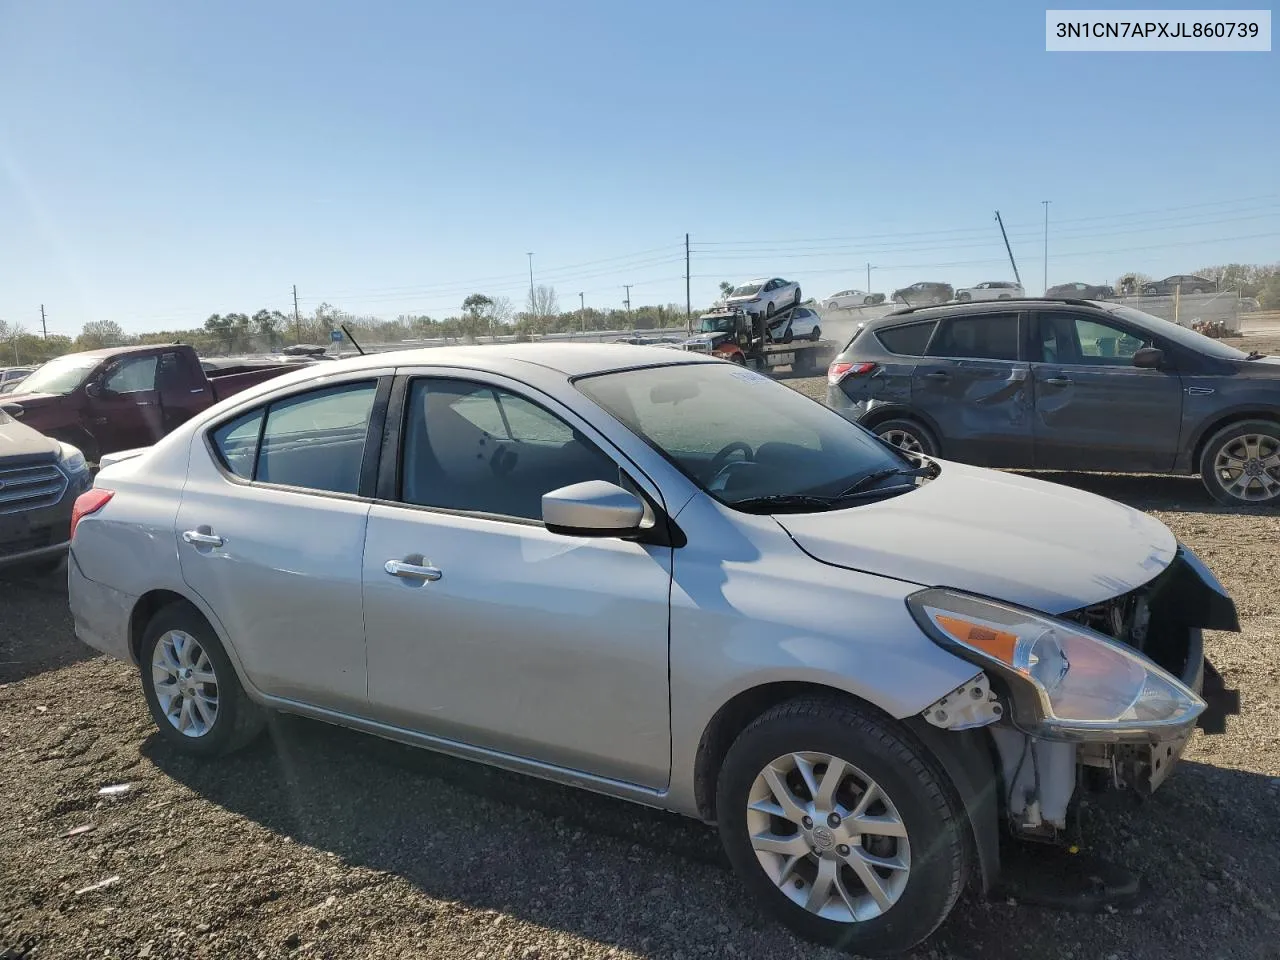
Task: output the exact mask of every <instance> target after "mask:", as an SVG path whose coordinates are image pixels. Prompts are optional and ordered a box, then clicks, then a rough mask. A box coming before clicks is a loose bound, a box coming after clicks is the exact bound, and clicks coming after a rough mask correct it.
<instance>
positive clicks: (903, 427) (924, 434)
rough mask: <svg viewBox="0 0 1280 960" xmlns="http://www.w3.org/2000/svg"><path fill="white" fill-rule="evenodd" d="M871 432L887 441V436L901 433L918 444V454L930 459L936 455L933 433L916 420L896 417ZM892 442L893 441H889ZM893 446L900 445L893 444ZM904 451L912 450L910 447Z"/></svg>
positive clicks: (876, 426)
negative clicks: (912, 438) (910, 437)
mask: <svg viewBox="0 0 1280 960" xmlns="http://www.w3.org/2000/svg"><path fill="white" fill-rule="evenodd" d="M871 432H872V433H874V434H875V435H876V436H878V437H883V438H885V439H886V440H887V439H889V437H888V435H889V434H894V433H903V434H909V435H910V436H912V437H914V438H915V440H916V442H917V443H918V444H919V451H918V452H919V453H923V454H926V455H928V456H930V457H936V456H937V455H938V449H939V448H938V439H937V438H936V437H935V436H934V435H933V431H932V430H930V429H929V428H928V427H926V426H925V425H924V424H923V423H920V422H919V421H917V420H912V419H910V418H908V417H898V418H895V419H893V420H885V421H884V422H883V423H877V424H876V425H875V426H874V427H872V428H871ZM890 442H893V441H890ZM895 446H902V444H897V443H895ZM905 449H908V450H912V449H913V448H912V447H910V446H907V447H905Z"/></svg>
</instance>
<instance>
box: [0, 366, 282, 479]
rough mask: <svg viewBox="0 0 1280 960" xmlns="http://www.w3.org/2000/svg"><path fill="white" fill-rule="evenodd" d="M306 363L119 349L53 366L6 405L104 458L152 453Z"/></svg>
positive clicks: (43, 429) (10, 397)
mask: <svg viewBox="0 0 1280 960" xmlns="http://www.w3.org/2000/svg"><path fill="white" fill-rule="evenodd" d="M299 365H300V364H299V363H296V362H294V363H261V364H258V363H252V362H249V361H243V362H239V363H236V364H231V365H220V366H216V369H215V365H214V364H210V368H211V372H209V373H206V372H205V368H204V366H202V364H201V362H200V359H199V358H198V357H197V356H196V352H195V350H193V349H192V348H191V347H190V346H187V345H185V344H165V345H159V346H146V347H117V348H112V349H107V350H90V351H87V352H85V353H72V354H68V355H67V356H65V357H58V358H57V359H56V360H50V361H49V362H48V363H46V364H45V365H44V366H42V367H40V368H39V369H37V370H36V371H35V372H34V373H32V374H31V375H30V376H29V377H27V379H26V380H24V381H23V382H22V385H21V386H19V387H18V389H17V391H15V392H14V393H12V394H6V395H5V396H4V397H2V398H0V400H2V401H3V406H4V410H5V412H6V413H8V414H9V415H10V416H13V417H21V419H22V422H23V423H24V424H25V425H27V426H28V427H31V428H33V429H35V430H39V431H40V432H41V433H43V434H45V435H46V436H49V437H53V438H54V439H55V440H61V441H63V442H64V443H70V444H72V445H74V446H77V447H79V448H80V450H81V452H83V453H84V455H85V458H86V459H87V460H89V461H90V462H91V463H92V462H97V460H98V458H99V457H100V456H101V455H102V454H104V453H115V452H116V451H118V450H129V449H132V448H134V447H146V446H150V445H151V444H153V443H155V442H156V441H157V440H159V439H160V438H161V437H163V436H164V435H165V434H166V433H168V432H169V431H170V430H172V429H174V428H175V427H177V426H178V425H179V424H181V423H183V422H185V421H186V420H188V419H189V418H191V417H192V416H194V415H195V414H197V413H199V412H200V411H201V410H204V409H205V408H207V407H210V406H212V405H213V404H215V403H217V402H218V401H219V400H222V399H225V398H226V397H229V396H231V395H232V394H235V393H238V392H239V391H241V390H244V389H245V388H246V387H251V386H253V385H254V384H257V383H262V382H263V381H265V380H269V379H271V378H272V377H277V376H279V375H280V374H282V373H285V372H286V371H288V370H294V369H296V368H297V367H298V366H299Z"/></svg>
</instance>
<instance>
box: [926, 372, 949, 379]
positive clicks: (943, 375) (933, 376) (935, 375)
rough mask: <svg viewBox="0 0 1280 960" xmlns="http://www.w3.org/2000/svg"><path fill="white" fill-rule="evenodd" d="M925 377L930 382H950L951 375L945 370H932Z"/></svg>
mask: <svg viewBox="0 0 1280 960" xmlns="http://www.w3.org/2000/svg"><path fill="white" fill-rule="evenodd" d="M925 376H926V377H928V378H929V379H930V380H950V379H951V374H949V373H947V371H945V370H934V371H932V372H930V373H926V374H925Z"/></svg>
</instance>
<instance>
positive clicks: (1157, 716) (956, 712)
mask: <svg viewBox="0 0 1280 960" xmlns="http://www.w3.org/2000/svg"><path fill="white" fill-rule="evenodd" d="M908 606H909V607H910V608H911V610H912V613H913V615H914V616H915V617H916V619H917V621H918V622H919V623H920V624H921V626H922V627H923V628H924V629H925V631H926V633H929V635H930V636H931V637H932V638H933V639H934V640H935V641H936V642H938V643H940V644H942V645H943V646H945V647H947V648H948V649H950V650H952V651H953V652H955V653H957V654H958V655H960V656H962V657H964V658H965V659H968V660H970V661H971V662H973V663H974V664H975V665H976V666H979V667H981V668H982V670H983V672H982V673H980V674H978V675H977V676H976V677H974V678H973V679H971V680H970V681H969V682H967V683H966V684H964V685H962V686H961V687H959V688H957V689H956V690H954V691H952V692H951V693H949V694H947V695H946V696H945V697H942V698H940V699H939V700H938V701H937V702H936V703H934V704H931V705H930V706H929V707H928V708H926V709H925V711H924V712H923V713H922V717H923V719H925V720H926V721H928V722H929V723H930V724H932V725H933V726H935V727H940V728H943V729H948V730H961V729H971V728H974V727H986V728H987V730H988V732H989V734H990V737H991V743H992V744H993V747H994V751H995V753H996V754H997V757H998V760H997V764H996V766H997V769H998V770H999V771H1000V774H1001V787H1002V789H1001V801H1002V807H1003V811H1004V814H1005V817H1006V820H1007V822H1008V824H1009V826H1010V828H1011V829H1012V830H1013V832H1014V833H1016V834H1018V835H1021V836H1025V837H1033V838H1040V839H1049V840H1053V839H1058V838H1060V837H1062V836H1063V834H1064V831H1066V829H1067V824H1068V820H1069V818H1070V814H1071V812H1072V809H1073V801H1074V800H1075V798H1076V797H1077V795H1078V788H1079V787H1081V786H1085V787H1088V788H1091V789H1107V788H1122V787H1127V788H1129V789H1133V790H1135V791H1136V792H1138V793H1140V794H1143V795H1149V794H1150V793H1152V792H1153V791H1154V790H1156V789H1157V788H1158V787H1159V786H1160V785H1161V784H1162V783H1163V782H1164V780H1165V779H1166V778H1167V777H1168V776H1169V774H1170V773H1171V772H1172V770H1173V768H1174V767H1175V766H1176V765H1177V762H1178V760H1179V758H1180V757H1181V755H1182V752H1183V750H1184V749H1185V747H1186V745H1187V743H1188V742H1189V741H1190V739H1191V734H1192V731H1193V730H1194V728H1195V727H1196V726H1200V727H1202V728H1203V729H1205V731H1206V732H1208V733H1220V732H1222V730H1223V729H1224V728H1225V717H1226V716H1227V715H1228V714H1232V713H1237V712H1238V711H1239V704H1238V698H1236V697H1235V696H1234V694H1233V693H1232V692H1231V691H1227V690H1225V688H1224V686H1223V684H1222V680H1221V677H1220V676H1219V675H1218V674H1217V672H1216V671H1215V670H1214V669H1213V667H1212V665H1211V664H1209V663H1207V662H1206V660H1205V658H1204V646H1203V637H1202V631H1203V630H1205V629H1214V630H1229V631H1238V630H1239V628H1240V627H1239V620H1238V618H1237V615H1236V610H1235V605H1234V604H1233V603H1232V601H1231V599H1230V597H1229V596H1227V594H1226V591H1225V590H1223V588H1222V586H1221V585H1220V584H1219V583H1218V581H1217V580H1216V578H1214V576H1213V574H1212V573H1211V572H1209V570H1208V569H1207V568H1206V567H1205V566H1204V565H1203V564H1202V563H1201V562H1200V561H1199V560H1198V559H1197V558H1196V557H1195V555H1194V554H1192V553H1191V552H1190V551H1189V550H1187V549H1186V548H1185V547H1179V549H1178V552H1177V555H1176V556H1175V558H1174V560H1173V562H1172V563H1171V564H1170V565H1169V566H1168V567H1167V568H1165V570H1164V571H1162V572H1161V573H1160V574H1159V575H1158V576H1157V577H1156V578H1155V579H1153V580H1152V581H1150V582H1149V583H1147V584H1145V585H1143V586H1142V587H1139V588H1137V589H1136V590H1132V591H1130V592H1128V593H1125V594H1122V595H1120V596H1118V597H1114V598H1112V599H1110V600H1107V601H1105V602H1102V603H1096V604H1091V605H1089V606H1087V607H1083V608H1080V609H1078V610H1073V611H1069V612H1067V613H1064V614H1060V615H1058V616H1054V617H1051V616H1046V615H1043V614H1038V613H1035V612H1032V611H1023V610H1019V609H1017V608H1014V607H1011V606H1009V605H1006V604H1002V603H999V602H997V601H991V600H987V599H986V598H980V597H973V596H970V595H965V594H959V593H956V592H954V591H945V590H936V589H934V590H926V591H922V592H921V593H920V594H916V595H915V596H913V597H912V598H911V599H910V600H909V601H908Z"/></svg>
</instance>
